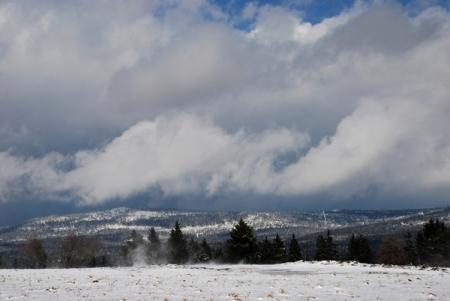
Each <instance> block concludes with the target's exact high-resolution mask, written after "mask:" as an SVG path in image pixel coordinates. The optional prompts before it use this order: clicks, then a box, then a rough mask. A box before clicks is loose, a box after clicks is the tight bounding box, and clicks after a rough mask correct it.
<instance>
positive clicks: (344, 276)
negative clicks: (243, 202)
mask: <svg viewBox="0 0 450 301" xmlns="http://www.w3.org/2000/svg"><path fill="white" fill-rule="evenodd" d="M449 283H450V272H449V271H447V270H444V269H439V270H431V269H426V270H421V269H418V268H412V267H411V268H409V267H406V268H398V267H396V268H392V267H382V266H368V265H362V264H348V263H345V264H341V263H317V262H316V263H314V262H297V263H287V264H280V265H188V266H172V265H168V266H150V267H134V268H95V269H56V270H52V269H48V270H1V273H0V300H36V301H41V300H45V301H51V300H66V301H69V300H128V301H131V300H450V288H449V286H448V284H449Z"/></svg>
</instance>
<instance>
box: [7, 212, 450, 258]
mask: <svg viewBox="0 0 450 301" xmlns="http://www.w3.org/2000/svg"><path fill="white" fill-rule="evenodd" d="M241 217H242V218H244V219H245V220H246V221H247V222H248V223H249V224H250V225H251V226H253V227H254V229H255V230H256V233H257V235H259V236H265V235H267V236H271V235H274V234H275V233H279V234H280V235H281V236H284V237H287V236H290V235H291V234H292V233H295V234H296V235H297V236H298V237H305V239H308V236H312V235H315V233H317V232H320V231H324V230H325V229H333V230H334V231H333V232H334V233H335V234H336V235H342V237H344V236H346V235H348V234H349V233H350V232H353V231H354V232H357V233H367V234H369V235H378V234H382V235H384V234H386V233H401V232H404V231H406V229H409V228H414V227H416V228H417V227H419V226H420V225H422V224H423V223H424V222H426V221H427V220H428V219H429V218H431V217H438V218H441V219H444V220H446V221H450V209H449V208H441V209H426V210H425V209H424V210H399V211H364V210H363V211H361V210H334V211H326V212H308V213H301V212H289V213H287V212H186V211H164V210H161V211H152V210H136V209H128V208H116V209H111V210H106V211H98V212H90V213H81V214H71V215H62V216H48V217H43V218H36V219H32V220H29V221H28V222H25V223H23V224H21V225H17V226H13V227H8V228H3V229H0V251H1V249H2V246H3V249H5V248H6V247H7V246H8V245H11V244H15V243H20V242H22V241H24V240H26V239H27V238H29V237H30V236H31V235H36V236H38V237H40V238H42V239H46V238H55V237H61V236H65V235H68V234H70V233H75V234H79V235H87V236H95V237H98V238H101V239H102V240H105V241H108V242H109V243H118V242H121V241H123V239H124V238H125V237H126V236H128V235H129V233H130V231H131V230H137V231H139V232H141V233H142V234H145V233H146V232H147V231H148V229H149V228H150V227H155V229H156V230H157V231H158V232H159V234H160V235H161V236H162V238H165V237H166V236H167V235H168V233H169V231H170V229H171V228H172V227H173V225H174V223H175V221H177V220H178V221H179V222H180V223H181V225H182V227H183V231H184V232H185V233H186V234H188V235H192V236H194V237H207V238H208V239H209V240H223V239H226V238H227V237H228V231H229V230H230V229H231V228H232V226H233V225H234V224H236V223H237V221H238V220H239V218H241Z"/></svg>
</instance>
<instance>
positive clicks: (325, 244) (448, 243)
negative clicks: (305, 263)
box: [0, 219, 450, 268]
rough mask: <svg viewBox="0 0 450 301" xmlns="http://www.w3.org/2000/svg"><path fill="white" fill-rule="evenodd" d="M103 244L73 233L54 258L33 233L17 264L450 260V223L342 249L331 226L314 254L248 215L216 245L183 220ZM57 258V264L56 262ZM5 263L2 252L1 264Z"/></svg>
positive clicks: (352, 240) (355, 241)
mask: <svg viewBox="0 0 450 301" xmlns="http://www.w3.org/2000/svg"><path fill="white" fill-rule="evenodd" d="M101 247H102V245H101V243H100V242H98V241H97V240H94V239H88V238H83V237H80V236H77V235H74V234H72V235H69V236H67V237H65V238H63V239H62V241H61V242H60V244H59V246H58V250H59V252H58V254H56V255H55V256H56V260H54V259H53V260H50V259H51V258H49V255H48V254H47V253H46V251H45V248H44V246H43V243H42V241H41V240H40V239H38V238H36V237H33V238H31V239H29V240H28V241H27V242H26V243H25V244H24V245H23V246H22V248H21V253H22V256H21V257H20V258H21V260H20V262H18V260H17V259H15V260H14V262H13V264H12V267H25V268H46V267H48V266H49V265H51V266H59V267H66V268H71V267H96V266H117V265H120V266H127V265H132V264H134V263H136V262H141V263H145V264H165V263H172V264H184V263H205V262H210V261H214V262H219V263H251V264H275V263H284V262H294V261H299V260H311V259H312V260H319V261H322V260H340V261H357V262H361V263H382V264H392V265H419V264H420V265H434V266H449V265H450V228H448V227H447V225H446V224H445V223H444V222H441V221H439V220H437V219H436V220H433V219H431V220H429V221H428V222H427V223H426V224H424V225H423V227H422V229H421V230H420V231H419V232H418V233H417V234H416V235H415V236H413V235H412V234H411V233H409V232H408V233H406V234H405V236H404V237H403V238H399V237H385V238H384V239H383V241H382V242H381V244H379V246H378V248H376V250H375V248H374V247H373V246H372V245H371V243H370V242H369V239H368V238H367V237H366V236H363V235H354V234H352V235H351V236H350V237H349V238H348V240H347V245H346V247H345V248H344V249H341V250H338V246H337V243H336V241H335V239H334V238H333V236H332V234H331V232H330V230H328V231H327V232H326V233H325V234H319V235H318V236H317V239H316V242H315V248H314V254H313V256H310V257H309V258H307V257H306V256H305V254H304V252H303V249H304V248H302V246H301V245H300V243H299V241H298V240H297V238H296V237H295V235H294V234H292V236H291V237H290V238H289V239H288V240H286V241H285V240H283V239H281V238H280V236H279V235H278V234H277V235H275V237H274V238H271V239H269V238H268V237H264V239H260V240H258V239H257V237H256V235H255V233H254V229H253V228H252V227H251V226H250V225H248V224H247V223H246V222H245V221H244V220H243V219H240V220H239V222H238V223H237V224H236V225H235V226H234V227H233V228H232V229H231V231H230V233H229V239H228V240H227V241H225V242H224V243H215V244H213V245H210V244H209V243H208V242H207V241H206V239H201V240H196V239H194V238H189V237H187V236H186V235H185V234H184V233H183V231H182V229H181V226H180V224H179V223H178V222H176V223H175V225H174V227H173V229H172V230H171V231H170V234H169V238H168V239H167V241H162V240H161V239H160V237H159V235H158V233H157V232H156V230H155V229H154V228H150V230H149V232H148V234H147V237H146V238H145V239H144V237H143V236H142V235H141V234H140V233H138V232H137V231H135V230H133V231H132V232H131V233H130V236H129V237H128V239H127V240H126V241H125V242H124V243H123V244H122V246H121V247H120V249H119V250H118V252H116V253H115V255H111V254H109V255H108V254H103V255H99V254H100V253H99V250H100V248H101ZM50 263H51V264H50ZM2 265H3V266H5V264H4V263H3V261H2V257H1V256H0V266H2Z"/></svg>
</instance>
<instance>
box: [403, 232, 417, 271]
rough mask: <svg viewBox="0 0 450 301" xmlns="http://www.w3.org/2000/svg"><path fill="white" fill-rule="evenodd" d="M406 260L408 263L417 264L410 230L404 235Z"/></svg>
mask: <svg viewBox="0 0 450 301" xmlns="http://www.w3.org/2000/svg"><path fill="white" fill-rule="evenodd" d="M404 250H405V253H406V261H407V263H408V264H417V250H416V246H415V244H414V241H413V237H412V235H411V232H409V231H408V232H407V233H406V235H405V247H404Z"/></svg>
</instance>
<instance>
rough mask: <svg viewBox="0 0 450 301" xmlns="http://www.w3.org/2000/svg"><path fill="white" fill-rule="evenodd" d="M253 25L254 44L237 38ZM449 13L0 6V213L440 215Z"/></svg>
mask: <svg viewBox="0 0 450 301" xmlns="http://www.w3.org/2000/svg"><path fill="white" fill-rule="evenodd" d="M242 20H245V21H246V22H250V24H251V26H250V29H248V28H245V29H243V28H240V27H239V26H236V25H235V24H238V23H239V22H242ZM449 29H450V14H449V12H448V11H447V10H445V9H444V8H442V7H439V6H430V7H425V8H421V10H420V11H419V12H418V13H414V14H409V11H408V8H407V7H402V6H400V5H396V4H392V3H391V2H389V3H383V2H380V1H376V2H374V3H368V2H356V3H355V4H354V6H353V7H352V8H350V9H347V10H344V11H342V12H341V13H340V14H339V15H336V16H333V17H330V18H325V19H323V20H322V21H321V22H319V23H315V24H312V23H308V22H306V21H304V20H302V12H301V11H299V10H294V9H290V8H289V7H286V6H282V5H280V6H273V5H262V4H258V3H256V2H254V3H251V4H248V5H247V6H246V7H245V8H244V9H243V10H242V12H240V14H239V15H236V16H231V17H230V15H229V14H227V12H226V11H224V10H223V9H221V8H220V7H218V6H216V5H215V4H214V3H212V2H208V1H201V0H198V1H176V0H171V1H156V0H155V1H134V2H133V3H132V4H127V5H126V7H125V6H124V4H123V3H121V2H119V1H117V2H110V3H105V2H102V1H94V2H92V1H89V2H85V1H71V2H67V3H66V2H61V3H60V2H53V1H40V2H39V3H36V2H27V1H24V2H15V1H11V2H9V1H5V2H3V3H2V4H1V5H0V167H1V168H0V202H11V201H14V199H18V198H22V197H23V196H27V197H31V198H35V199H47V200H48V199H54V200H61V201H66V200H77V201H78V202H79V203H81V204H99V203H103V202H107V201H110V200H114V199H127V198H130V197H133V196H135V195H137V194H141V193H146V192H149V191H152V190H154V189H159V190H161V191H162V192H163V195H167V196H171V195H176V196H183V195H197V196H201V197H204V198H209V197H220V196H226V195H230V194H237V195H239V194H245V195H249V194H250V195H254V196H261V197H273V198H292V199H295V201H293V202H294V203H295V204H294V206H295V205H298V206H301V204H302V203H303V202H308V201H312V200H315V199H317V198H320V197H324V198H327V199H329V201H330V202H334V203H336V202H345V201H348V200H351V199H355V198H357V199H361V202H368V201H369V200H370V201H373V200H374V199H379V200H393V201H395V202H396V204H400V203H401V202H403V203H405V202H410V201H411V200H412V199H414V200H415V201H417V202H418V203H419V204H420V205H423V206H431V205H436V204H443V203H444V204H445V203H446V202H448V201H450V197H449V195H450V194H449V192H450V188H449V187H450V131H449V129H450V118H449V117H450V88H449V84H448V79H449V78H450V68H449V67H450V30H449Z"/></svg>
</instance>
